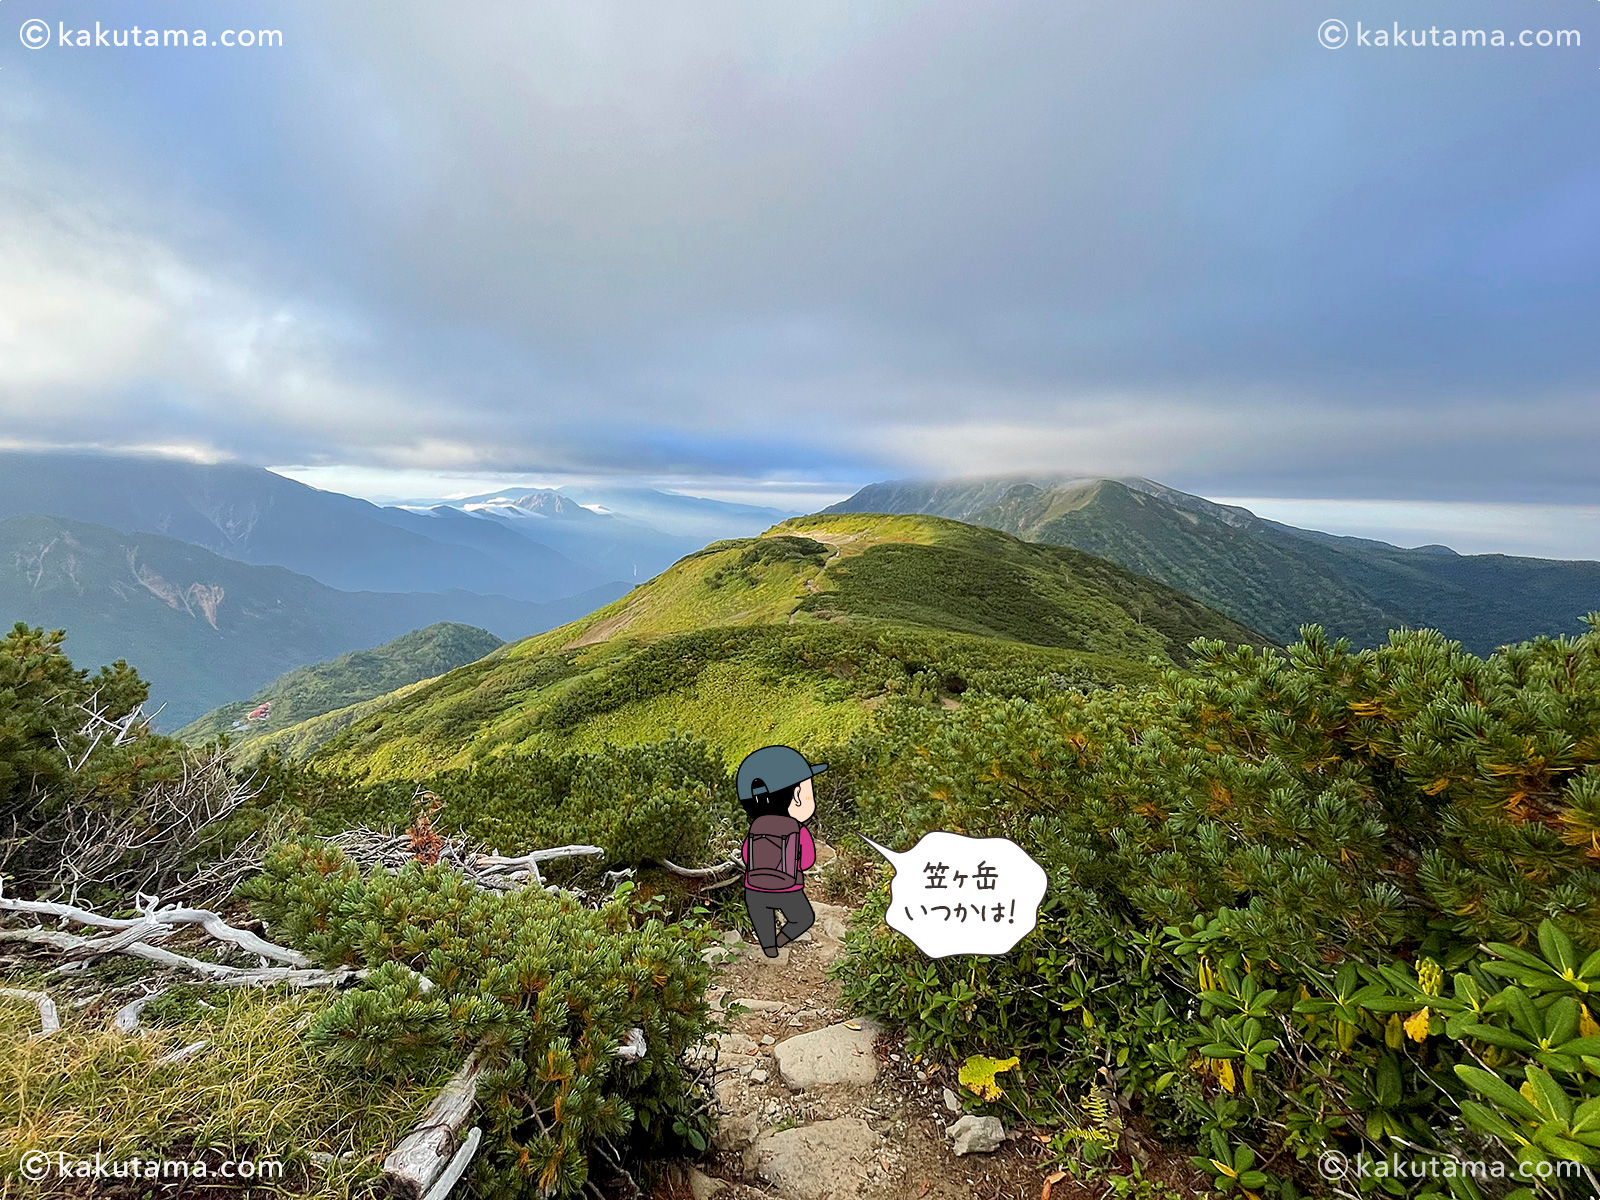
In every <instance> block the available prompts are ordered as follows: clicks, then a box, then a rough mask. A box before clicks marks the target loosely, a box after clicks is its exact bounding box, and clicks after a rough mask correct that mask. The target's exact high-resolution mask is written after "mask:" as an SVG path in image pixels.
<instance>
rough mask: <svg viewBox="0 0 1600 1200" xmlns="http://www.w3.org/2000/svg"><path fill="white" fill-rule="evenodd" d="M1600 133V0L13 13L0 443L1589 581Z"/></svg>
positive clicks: (3, 42) (1049, 0) (492, 4)
mask: <svg viewBox="0 0 1600 1200" xmlns="http://www.w3.org/2000/svg"><path fill="white" fill-rule="evenodd" d="M1333 18H1337V19H1338V20H1340V21H1342V22H1343V23H1344V26H1345V28H1346V30H1347V33H1348V37H1347V39H1346V40H1345V42H1344V44H1342V45H1338V46H1337V47H1336V48H1329V47H1328V46H1326V45H1324V44H1322V42H1321V41H1320V40H1319V31H1322V30H1323V29H1324V25H1325V22H1327V21H1328V20H1330V19H1333ZM36 19H37V20H41V21H43V22H44V32H45V33H47V34H48V35H49V36H48V37H46V38H44V39H43V40H44V42H45V44H43V45H41V46H39V47H37V48H34V47H32V46H31V45H30V44H28V41H27V39H28V37H29V36H30V32H29V30H28V28H27V27H26V26H27V24H28V23H29V22H31V21H33V20H36ZM97 21H98V22H99V23H100V28H101V29H103V30H105V31H106V33H107V41H112V42H114V40H115V39H114V37H113V36H112V32H111V31H124V30H130V29H132V28H133V27H134V26H139V27H140V28H141V30H143V29H146V28H149V27H150V26H152V25H153V26H154V27H156V28H159V29H163V30H165V29H178V28H182V29H184V30H186V31H190V33H191V37H192V36H193V32H192V31H195V30H204V31H206V34H207V37H208V40H212V41H215V40H216V39H218V38H219V37H220V36H221V35H222V34H223V33H224V32H225V31H238V30H249V31H251V32H255V31H257V30H276V31H279V32H280V33H281V41H282V44H281V45H270V46H254V47H249V48H246V47H242V46H233V47H222V46H206V47H203V48H202V47H197V46H190V47H188V48H183V47H179V46H157V47H145V46H140V47H134V46H131V45H130V46H123V47H120V48H119V47H117V46H116V45H114V44H112V45H108V46H103V47H101V46H94V45H90V46H77V45H68V46H63V45H61V44H60V40H61V36H62V35H63V34H66V35H67V36H68V38H69V40H75V39H74V38H73V35H74V33H75V31H76V30H77V29H80V28H81V29H87V30H88V31H89V37H90V40H92V39H93V36H94V33H95V30H96V24H95V23H96V22H97ZM1445 21H1448V23H1449V24H1448V27H1446V26H1444V25H1440V24H1438V23H1439V22H1445ZM147 23H148V24H147ZM1391 28H1394V29H1397V30H1399V31H1401V32H1402V33H1403V34H1405V35H1406V38H1405V40H1406V41H1407V43H1408V44H1407V45H1404V46H1396V45H1381V44H1379V45H1374V44H1369V43H1370V39H1371V35H1372V33H1373V31H1374V30H1382V31H1388V30H1389V29H1391ZM1434 29H1437V30H1438V31H1439V32H1438V34H1433V33H1430V32H1429V31H1430V30H1434ZM1475 29H1483V30H1486V31H1488V33H1489V34H1490V35H1491V36H1492V34H1493V32H1494V31H1496V30H1503V31H1505V33H1506V34H1507V38H1508V40H1509V41H1510V42H1511V44H1510V45H1505V46H1494V47H1469V46H1461V45H1457V46H1449V45H1444V44H1440V45H1434V44H1432V43H1433V42H1434V41H1441V42H1442V41H1447V40H1449V39H1447V38H1443V37H1441V36H1440V35H1443V34H1447V33H1449V32H1451V31H1460V30H1475ZM1524 30H1527V31H1528V37H1527V40H1528V41H1530V42H1532V43H1533V44H1531V45H1527V46H1522V45H1519V44H1517V43H1518V41H1519V40H1520V39H1521V37H1522V31H1524ZM1546 30H1548V31H1551V32H1552V34H1553V33H1555V32H1556V31H1567V30H1573V31H1576V32H1577V35H1578V40H1579V41H1580V42H1581V44H1580V45H1578V46H1572V45H1551V46H1548V47H1541V46H1539V45H1538V44H1537V43H1538V41H1539V40H1540V33H1541V31H1546ZM123 40H125V41H126V40H129V39H128V38H127V37H126V36H124V39H123ZM233 40H235V41H237V40H239V38H238V37H237V34H236V33H234V34H233ZM1412 40H1421V41H1423V42H1424V43H1426V44H1424V45H1421V46H1414V45H1410V44H1409V42H1411V41H1412ZM1552 40H1553V39H1552ZM1566 40H1568V41H1570V40H1571V39H1570V38H1568V39H1566ZM1597 103H1600V6H1597V5H1595V4H1594V3H1593V2H1592V0H1452V3H1450V4H1448V5H1441V4H1437V3H1430V2H1428V0H1323V2H1322V3H1321V4H1319V5H1316V6H1306V5H1302V4H1299V3H1290V4H1282V3H1267V2H1265V0H1251V2H1245V0H1217V2H1214V3H1208V4H1204V5H1196V4H1193V3H1192V2H1185V3H1179V2H1177V0H1141V2H1140V3H1138V4H1128V3H1125V2H1122V0H1093V2H1089V0H1012V2H1010V3H1006V4H994V3H992V2H991V0H920V2H918V3H910V2H908V0H877V2H875V3H872V4H861V3H844V2H843V0H803V2H799V3H790V4H784V5H763V4H751V3H749V0H740V2H739V3H733V2H731V0H696V2H695V3H693V4H686V3H681V2H679V0H654V2H652V3H650V4H648V5H646V4H641V3H637V2H636V0H635V2H633V3H615V2H613V0H553V2H552V0H531V2H530V0H518V2H515V3H510V2H501V0H478V2H477V3H475V4H473V5H471V6H464V5H442V4H432V5H424V4H419V3H413V2H412V0H384V2H383V3H376V2H368V0H337V2H336V3H331V4H330V3H327V2H326V0H322V2H321V3H310V2H309V0H275V2H273V3H264V2H260V0H230V3H228V4H216V3H209V4H206V3H192V2H190V0H99V2H98V3H91V2H81V0H49V2H48V3H46V0H8V2H7V3H6V4H5V5H4V9H3V12H0V445H6V446H69V445H70V446H100V447H105V448H110V449H134V450H140V451H146V452H161V453H173V454H181V455H184V456H187V457H192V458H201V459H207V460H237V461H242V462H250V463H256V464H259V465H264V466H272V467H274V468H276V469H282V470H283V471H284V472H285V473H288V474H292V475H295V476H296V477H299V478H306V479H308V480H313V481H316V482H318V484H319V486H330V487H335V488H338V489H339V490H346V491H351V492H354V493H356V494H362V495H369V496H407V495H417V494H419V492H420V493H422V494H434V495H446V494H464V493H469V492H472V491H481V490H484V489H483V488H482V487H480V486H478V485H479V484H480V483H484V482H487V483H488V484H489V486H491V487H493V486H499V485H500V484H502V483H506V482H538V483H560V482H563V481H582V480H589V481H594V480H600V481H605V480H610V481H627V482H649V483H654V484H657V485H661V486H667V487H676V488H678V489H680V490H686V491H693V492H695V493H696V494H703V495H717V496H722V497H726V498H730V499H741V500H753V501H757V502H762V503H770V504H774V505H776V506H779V507H786V508H807V507H820V506H821V505H822V504H823V503H826V502H828V501H831V500H832V499H837V498H839V497H841V496H843V495H846V494H848V493H849V492H851V491H853V490H854V489H855V488H856V487H858V486H860V485H862V484H865V483H868V482H872V481H874V480H879V479H885V478H907V477H918V476H956V475H990V474H1003V473H1010V472H1029V473H1039V472H1060V473H1061V474H1063V475H1069V476H1083V475H1092V474H1105V475H1143V476H1147V477H1150V478H1155V479H1158V480H1160V481H1162V482H1164V483H1168V484H1171V485H1172V486H1175V487H1180V488H1183V489H1185V490H1188V491H1192V492H1197V493H1199V494H1202V495H1207V496H1211V497H1214V498H1219V499H1227V500H1229V501H1230V502H1240V500H1241V498H1243V500H1244V501H1245V502H1246V503H1247V504H1248V506H1250V507H1252V508H1255V509H1256V511H1258V512H1261V513H1262V514H1263V515H1266V516H1271V517H1274V518H1275V519H1280V520H1292V521H1293V522H1294V523H1300V524H1317V525H1318V527H1321V528H1328V529H1331V530H1333V531H1334V532H1348V533H1359V534H1362V535H1365V536H1380V537H1385V538H1386V539H1388V540H1397V541H1401V542H1402V543H1403V544H1419V543H1423V542H1431V541H1444V542H1447V543H1449V544H1451V545H1455V546H1456V547H1457V548H1458V549H1469V550H1492V549H1501V550H1508V551H1513V552H1522V553H1543V554H1550V555H1552V556H1558V557H1596V558H1600V528H1597V527H1600V522H1597V521H1596V520H1595V517H1596V515H1597V514H1600V471H1597V469H1596V463H1597V462H1600V122H1597V121H1596V119H1595V114H1596V106H1597ZM425 481H426V482H427V483H428V484H429V486H428V487H425V488H424V487H420V486H419V485H420V484H421V483H423V482H425ZM1292 514H1298V519H1297V518H1296V517H1295V516H1294V515H1292Z"/></svg>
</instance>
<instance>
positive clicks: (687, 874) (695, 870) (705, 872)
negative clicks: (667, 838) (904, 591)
mask: <svg viewBox="0 0 1600 1200" xmlns="http://www.w3.org/2000/svg"><path fill="white" fill-rule="evenodd" d="M661 865H662V866H663V867H665V868H666V869H667V870H669V871H671V872H672V873H673V874H674V875H682V876H683V877H684V878H685V879H720V878H721V877H722V876H724V875H727V874H730V873H731V872H735V871H743V870H744V864H743V863H739V862H734V861H733V859H731V858H730V859H729V860H728V861H727V862H721V863H718V864H717V865H716V866H714V867H680V866H679V865H678V864H677V863H675V862H669V861H668V860H667V859H664V858H663V859H662V860H661Z"/></svg>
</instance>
